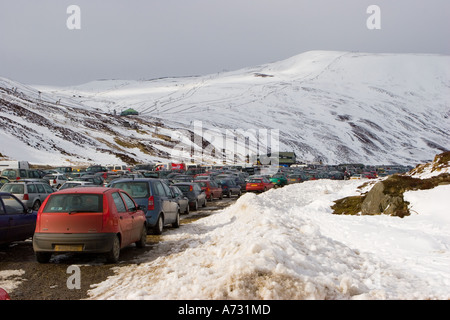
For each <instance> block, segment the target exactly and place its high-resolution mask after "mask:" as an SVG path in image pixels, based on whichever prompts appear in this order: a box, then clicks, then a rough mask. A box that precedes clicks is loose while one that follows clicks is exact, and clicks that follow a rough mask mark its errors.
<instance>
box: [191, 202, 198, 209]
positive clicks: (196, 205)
mask: <svg viewBox="0 0 450 320" xmlns="http://www.w3.org/2000/svg"><path fill="white" fill-rule="evenodd" d="M192 210H194V211H197V210H198V201H197V200H195V202H194V206H193V208H192Z"/></svg>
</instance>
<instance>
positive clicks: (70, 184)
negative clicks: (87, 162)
mask: <svg viewBox="0 0 450 320" xmlns="http://www.w3.org/2000/svg"><path fill="white" fill-rule="evenodd" d="M84 186H95V185H94V184H93V183H92V182H91V181H76V180H69V181H67V182H65V183H64V184H63V185H62V186H61V187H60V188H59V190H64V189H70V188H77V187H84Z"/></svg>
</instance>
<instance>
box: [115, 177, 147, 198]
mask: <svg viewBox="0 0 450 320" xmlns="http://www.w3.org/2000/svg"><path fill="white" fill-rule="evenodd" d="M113 187H114V188H119V189H122V190H123V191H125V192H126V193H128V194H129V195H130V196H132V197H133V198H148V197H150V192H149V188H148V183H147V182H145V181H130V182H117V183H113Z"/></svg>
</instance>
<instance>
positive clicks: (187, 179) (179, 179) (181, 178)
mask: <svg viewBox="0 0 450 320" xmlns="http://www.w3.org/2000/svg"><path fill="white" fill-rule="evenodd" d="M171 179H172V180H174V181H175V182H194V177H193V176H188V175H181V174H179V175H177V176H175V177H173V178H171Z"/></svg>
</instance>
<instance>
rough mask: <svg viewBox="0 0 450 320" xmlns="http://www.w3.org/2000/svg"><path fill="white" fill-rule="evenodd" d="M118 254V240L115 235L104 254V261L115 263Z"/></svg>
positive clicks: (117, 259)
mask: <svg viewBox="0 0 450 320" xmlns="http://www.w3.org/2000/svg"><path fill="white" fill-rule="evenodd" d="M119 256H120V240H119V236H118V235H115V237H114V239H113V243H112V247H111V250H110V251H109V252H108V253H107V254H106V262H108V263H117V262H118V261H119Z"/></svg>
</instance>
